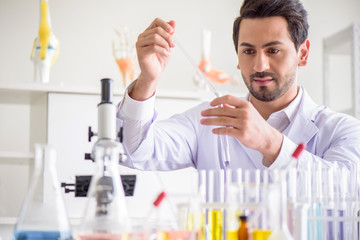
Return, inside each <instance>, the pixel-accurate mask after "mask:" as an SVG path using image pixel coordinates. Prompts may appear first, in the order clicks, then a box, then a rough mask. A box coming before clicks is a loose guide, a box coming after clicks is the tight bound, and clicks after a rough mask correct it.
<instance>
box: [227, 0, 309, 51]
mask: <svg viewBox="0 0 360 240" xmlns="http://www.w3.org/2000/svg"><path fill="white" fill-rule="evenodd" d="M275 16H280V17H284V18H285V19H286V21H287V22H288V30H289V33H290V37H291V39H292V41H293V43H294V45H295V48H296V51H297V50H298V49H299V47H300V45H301V44H302V43H303V42H304V41H305V39H306V38H307V36H308V29H309V24H308V22H307V11H306V10H305V8H304V6H303V5H302V3H301V2H300V1H299V0H244V2H243V5H242V7H241V8H240V16H239V17H237V18H236V19H235V21H234V26H233V41H234V45H235V50H236V52H238V41H239V27H240V22H241V20H242V19H245V18H266V17H275Z"/></svg>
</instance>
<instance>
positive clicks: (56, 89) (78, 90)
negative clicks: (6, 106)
mask: <svg viewBox="0 0 360 240" xmlns="http://www.w3.org/2000/svg"><path fill="white" fill-rule="evenodd" d="M100 91H101V88H100V82H99V86H92V85H67V84H62V83H38V82H23V83H12V82H0V93H1V94H6V93H8V94H13V93H21V94H23V98H24V97H29V96H33V95H39V94H44V93H69V94H92V95H93V94H100ZM124 91H125V90H124V89H117V88H116V89H114V96H122V95H123V94H124ZM156 96H157V97H159V98H175V99H197V100H198V99H207V97H208V93H206V92H204V91H196V90H191V91H179V90H167V89H159V90H158V91H157V93H156Z"/></svg>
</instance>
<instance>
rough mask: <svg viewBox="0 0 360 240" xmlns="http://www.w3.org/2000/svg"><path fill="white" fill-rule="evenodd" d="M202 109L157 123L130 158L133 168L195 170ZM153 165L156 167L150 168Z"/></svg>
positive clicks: (152, 125)
mask: <svg viewBox="0 0 360 240" xmlns="http://www.w3.org/2000/svg"><path fill="white" fill-rule="evenodd" d="M198 115H199V117H200V114H199V110H198V109H197V108H196V107H195V108H192V109H190V110H188V111H186V112H184V113H182V114H177V115H174V116H172V117H171V118H169V119H166V120H159V121H157V122H154V123H153V124H151V126H150V127H149V129H148V131H147V132H146V134H145V136H144V138H143V139H142V141H141V144H140V145H139V147H138V148H137V149H136V151H135V152H134V153H133V154H132V155H131V158H132V160H133V161H132V163H133V166H134V168H136V169H141V170H151V169H152V168H156V169H158V170H162V171H168V170H177V169H181V168H186V167H196V162H195V159H196V157H195V156H196V155H197V146H198V142H197V136H198V127H197V126H196V122H198V121H199V120H198V117H197V116H198ZM151 162H152V163H154V166H151Z"/></svg>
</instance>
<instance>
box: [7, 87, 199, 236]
mask: <svg viewBox="0 0 360 240" xmlns="http://www.w3.org/2000/svg"><path fill="white" fill-rule="evenodd" d="M99 93H100V81H99V89H91V88H86V87H85V88H84V87H81V86H79V87H76V86H61V85H54V84H36V83H27V84H18V85H14V84H0V114H1V117H0V132H1V134H0V236H7V235H3V234H2V231H3V228H4V226H5V225H6V226H12V225H13V224H14V223H15V221H16V217H17V215H18V212H19V209H20V207H21V204H22V201H23V197H24V195H25V193H26V190H27V186H28V184H29V179H30V177H31V172H32V164H33V159H32V158H33V155H32V151H33V145H34V143H37V142H38V143H49V144H52V145H54V146H55V148H56V150H57V155H58V157H57V170H58V175H59V180H60V182H74V181H75V180H74V179H75V176H76V175H91V174H92V173H93V170H94V169H93V167H94V164H93V163H92V162H91V161H88V160H84V154H85V153H86V152H90V151H91V149H92V145H93V143H94V142H95V140H96V139H94V140H93V141H92V142H91V143H89V142H88V141H87V139H88V136H87V134H88V126H92V128H93V129H94V131H96V130H97V104H98V103H99V102H100V95H99ZM120 99H121V93H120V92H115V97H114V100H115V102H118V101H119V100H120ZM201 101H202V100H201V98H199V97H198V96H197V94H196V93H195V92H172V91H171V92H161V91H159V93H158V98H157V100H156V107H157V109H158V110H159V112H160V114H159V119H163V118H166V117H169V116H170V115H172V114H174V113H178V112H182V111H184V110H186V109H188V108H190V107H192V106H195V105H197V104H199V103H200V102H201ZM120 171H121V173H126V174H136V175H137V183H136V188H135V195H134V197H128V198H127V201H128V207H129V212H130V215H131V216H132V217H136V218H138V217H144V216H145V214H146V212H147V209H148V207H149V205H148V204H147V203H148V201H147V200H149V202H151V201H152V200H153V198H154V196H155V194H156V193H158V192H157V191H158V190H159V189H160V188H159V184H158V180H157V178H156V176H155V175H154V173H152V172H140V171H137V170H133V169H128V168H125V167H120ZM194 172H195V170H194V169H184V170H180V171H173V172H163V173H161V174H160V175H161V177H162V178H164V182H165V185H166V186H165V187H166V188H167V189H168V191H169V192H173V193H189V192H190V191H192V190H193V188H192V187H193V186H194V179H193V178H192V176H193V173H194ZM45 194H46V193H45ZM65 200H66V204H67V207H68V211H69V214H70V217H71V218H72V219H75V220H76V219H78V218H80V217H81V215H82V211H83V207H84V203H85V201H86V199H85V198H75V197H74V196H73V194H72V193H69V194H65ZM10 229H11V228H10Z"/></svg>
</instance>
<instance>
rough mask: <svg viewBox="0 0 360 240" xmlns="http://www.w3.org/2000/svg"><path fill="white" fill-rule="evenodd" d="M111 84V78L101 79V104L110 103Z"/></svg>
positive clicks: (111, 94)
mask: <svg viewBox="0 0 360 240" xmlns="http://www.w3.org/2000/svg"><path fill="white" fill-rule="evenodd" d="M112 82H113V80H112V79H111V78H103V79H101V103H112V96H113V93H112ZM101 103H100V104H101Z"/></svg>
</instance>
